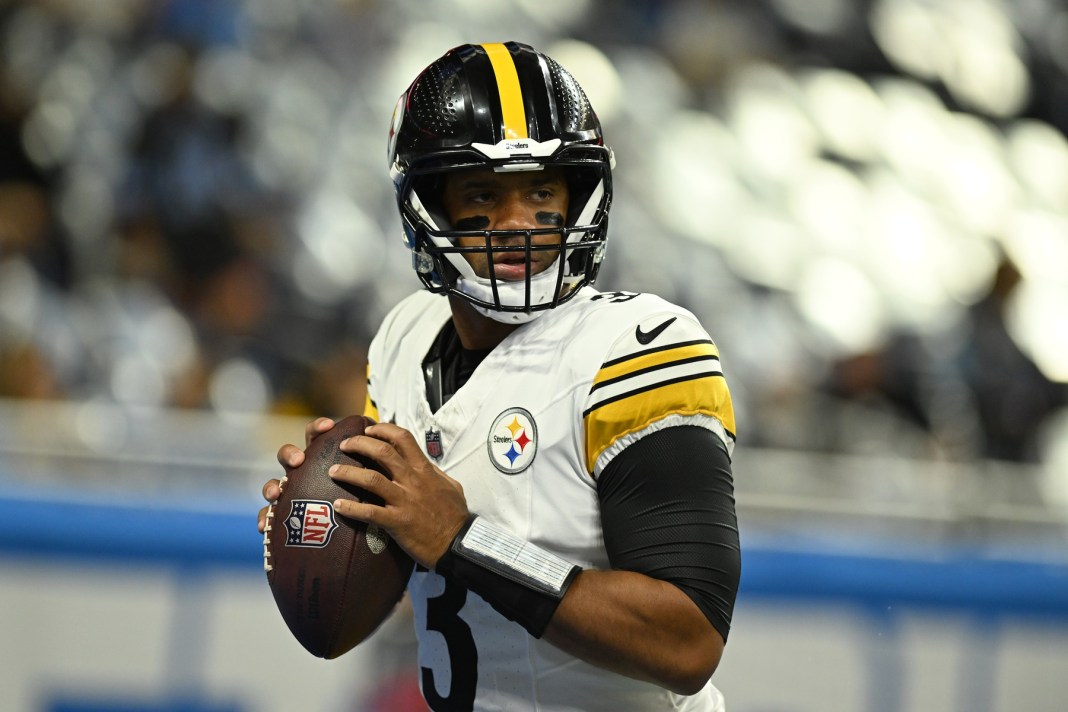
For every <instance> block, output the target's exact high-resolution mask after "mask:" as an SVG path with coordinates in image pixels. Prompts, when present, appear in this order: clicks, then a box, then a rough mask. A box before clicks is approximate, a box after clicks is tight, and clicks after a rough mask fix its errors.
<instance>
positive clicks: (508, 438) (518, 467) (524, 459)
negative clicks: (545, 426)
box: [486, 408, 538, 475]
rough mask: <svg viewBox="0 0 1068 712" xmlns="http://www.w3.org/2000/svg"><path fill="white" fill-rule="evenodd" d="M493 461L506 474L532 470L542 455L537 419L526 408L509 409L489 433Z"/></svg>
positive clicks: (495, 421)
mask: <svg viewBox="0 0 1068 712" xmlns="http://www.w3.org/2000/svg"><path fill="white" fill-rule="evenodd" d="M486 444H487V445H488V446H489V456H490V460H491V461H492V462H493V464H494V466H495V467H496V468H497V469H498V470H500V471H501V472H503V473H504V474H506V475H514V474H517V473H520V472H522V471H523V470H525V469H527V468H528V467H530V463H532V462H534V455H535V453H537V452H538V426H537V425H536V424H535V423H534V416H532V415H531V414H530V413H529V412H527V411H526V410H524V409H522V408H509V409H508V410H506V411H504V412H503V413H501V414H500V415H498V416H497V419H496V420H494V421H493V426H492V427H491V428H490V431H489V439H488V441H487V443H486Z"/></svg>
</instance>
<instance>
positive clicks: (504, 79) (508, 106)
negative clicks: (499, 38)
mask: <svg viewBox="0 0 1068 712" xmlns="http://www.w3.org/2000/svg"><path fill="white" fill-rule="evenodd" d="M482 48H483V49H485V50H486V55H487V56H488V57H489V61H490V65H491V66H492V67H493V74H494V75H495V76H496V77H497V93H498V94H500V95H501V116H502V117H503V119H504V137H505V138H507V139H513V138H529V136H528V135H527V112H526V110H525V109H524V108H523V90H522V89H521V88H520V86H519V73H518V72H516V69H515V60H514V59H512V53H511V52H509V51H508V48H507V47H505V46H504V45H503V44H501V43H499V42H498V43H494V44H484V45H482Z"/></svg>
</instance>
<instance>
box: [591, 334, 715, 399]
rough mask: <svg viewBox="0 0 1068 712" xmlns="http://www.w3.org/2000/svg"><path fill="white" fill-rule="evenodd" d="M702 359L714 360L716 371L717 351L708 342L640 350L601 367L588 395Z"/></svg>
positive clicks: (683, 343)
mask: <svg viewBox="0 0 1068 712" xmlns="http://www.w3.org/2000/svg"><path fill="white" fill-rule="evenodd" d="M703 360H708V361H714V362H715V366H716V368H718V367H719V351H718V350H717V349H716V345H715V344H713V343H712V342H711V341H709V340H702V341H685V342H682V343H677V344H670V345H668V346H662V347H659V348H655V349H649V350H647V351H640V352H638V353H636V354H631V355H629V356H625V357H623V358H619V359H615V360H613V361H608V362H607V363H605V364H603V365H602V366H601V370H600V371H598V372H597V375H596V376H595V377H594V379H593V388H591V389H590V392H591V393H592V392H593V391H596V390H597V389H599V388H604V387H605V386H609V385H612V384H615V383H618V382H619V381H621V380H624V379H627V378H631V377H633V376H638V375H642V374H645V373H648V372H650V371H655V370H657V369H662V368H670V367H672V366H674V365H676V364H684V363H692V362H694V361H703Z"/></svg>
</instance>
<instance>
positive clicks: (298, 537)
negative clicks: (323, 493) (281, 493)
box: [282, 499, 337, 549]
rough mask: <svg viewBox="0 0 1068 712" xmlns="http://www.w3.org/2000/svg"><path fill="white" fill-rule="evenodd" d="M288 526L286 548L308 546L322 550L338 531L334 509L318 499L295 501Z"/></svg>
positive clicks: (290, 510)
mask: <svg viewBox="0 0 1068 712" xmlns="http://www.w3.org/2000/svg"><path fill="white" fill-rule="evenodd" d="M282 521H283V523H284V524H285V525H286V546H307V547H314V548H318V549H321V548H323V547H324V546H326V545H327V544H329V543H330V535H331V534H333V533H334V530H335V529H337V520H336V519H334V507H333V505H331V504H330V503H329V502H324V501H322V500H318V499H295V500H293V502H292V505H291V506H290V508H289V516H288V517H286V518H285V519H284V520H282Z"/></svg>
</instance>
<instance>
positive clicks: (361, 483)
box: [330, 423, 468, 569]
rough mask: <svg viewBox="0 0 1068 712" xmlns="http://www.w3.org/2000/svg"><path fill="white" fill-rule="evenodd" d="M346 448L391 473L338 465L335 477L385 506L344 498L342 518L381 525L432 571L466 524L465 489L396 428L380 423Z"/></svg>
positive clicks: (338, 508)
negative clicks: (380, 500) (377, 499)
mask: <svg viewBox="0 0 1068 712" xmlns="http://www.w3.org/2000/svg"><path fill="white" fill-rule="evenodd" d="M341 449H342V450H343V451H344V452H347V453H350V454H352V455H355V456H357V457H360V458H365V459H370V460H374V461H375V462H377V463H378V464H379V465H380V466H381V467H382V469H383V470H385V471H386V472H388V473H389V476H390V477H392V478H393V479H392V480H390V477H386V476H385V475H383V474H382V473H381V472H376V471H375V470H369V469H366V468H363V467H354V466H350V465H335V466H334V467H332V468H331V470H330V476H331V477H333V478H334V480H336V481H338V482H347V483H349V484H353V485H356V486H357V487H362V488H363V489H365V490H367V491H368V492H371V493H372V494H376V495H378V496H379V497H381V498H382V504H381V505H377V504H372V503H370V502H359V501H357V500H354V499H342V500H338V501H337V502H335V503H334V509H335V511H336V512H338V513H339V514H342V515H344V516H346V517H351V518H353V519H358V520H360V521H363V522H368V523H370V524H376V525H378V526H380V527H382V528H383V529H385V530H386V531H387V532H389V534H390V536H392V537H393V539H394V541H396V542H397V544H399V545H400V547H401V548H402V549H404V550H405V551H406V552H407V553H408V555H409V556H411V557H412V558H413V559H415V560H416V561H417V562H418V563H420V564H422V565H423V566H425V567H427V568H428V569H433V568H434V565H435V564H437V562H438V559H440V558H441V556H442V555H443V554H444V553H445V552H446V550H448V548H449V545H450V544H451V543H452V540H453V538H455V536H456V535H457V533H459V531H460V529H462V528H463V526H464V524H465V523H466V522H467V517H468V509H467V500H466V498H465V497H464V490H463V487H462V486H461V485H460V483H459V482H457V481H456V480H454V479H453V478H451V477H449V476H448V475H447V474H445V472H444V471H442V470H441V469H440V468H439V467H437V466H436V465H435V464H434V463H432V462H431V461H430V460H428V459H427V458H426V456H425V455H423V451H422V450H421V449H420V448H419V445H418V443H417V442H416V441H415V438H414V437H413V436H412V434H411V433H410V432H408V431H407V430H405V429H404V428H401V427H399V426H397V425H393V424H391V423H377V424H375V425H372V426H370V427H369V428H367V430H365V431H364V434H363V435H357V436H355V437H351V438H349V439H347V440H343V441H342V442H341Z"/></svg>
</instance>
